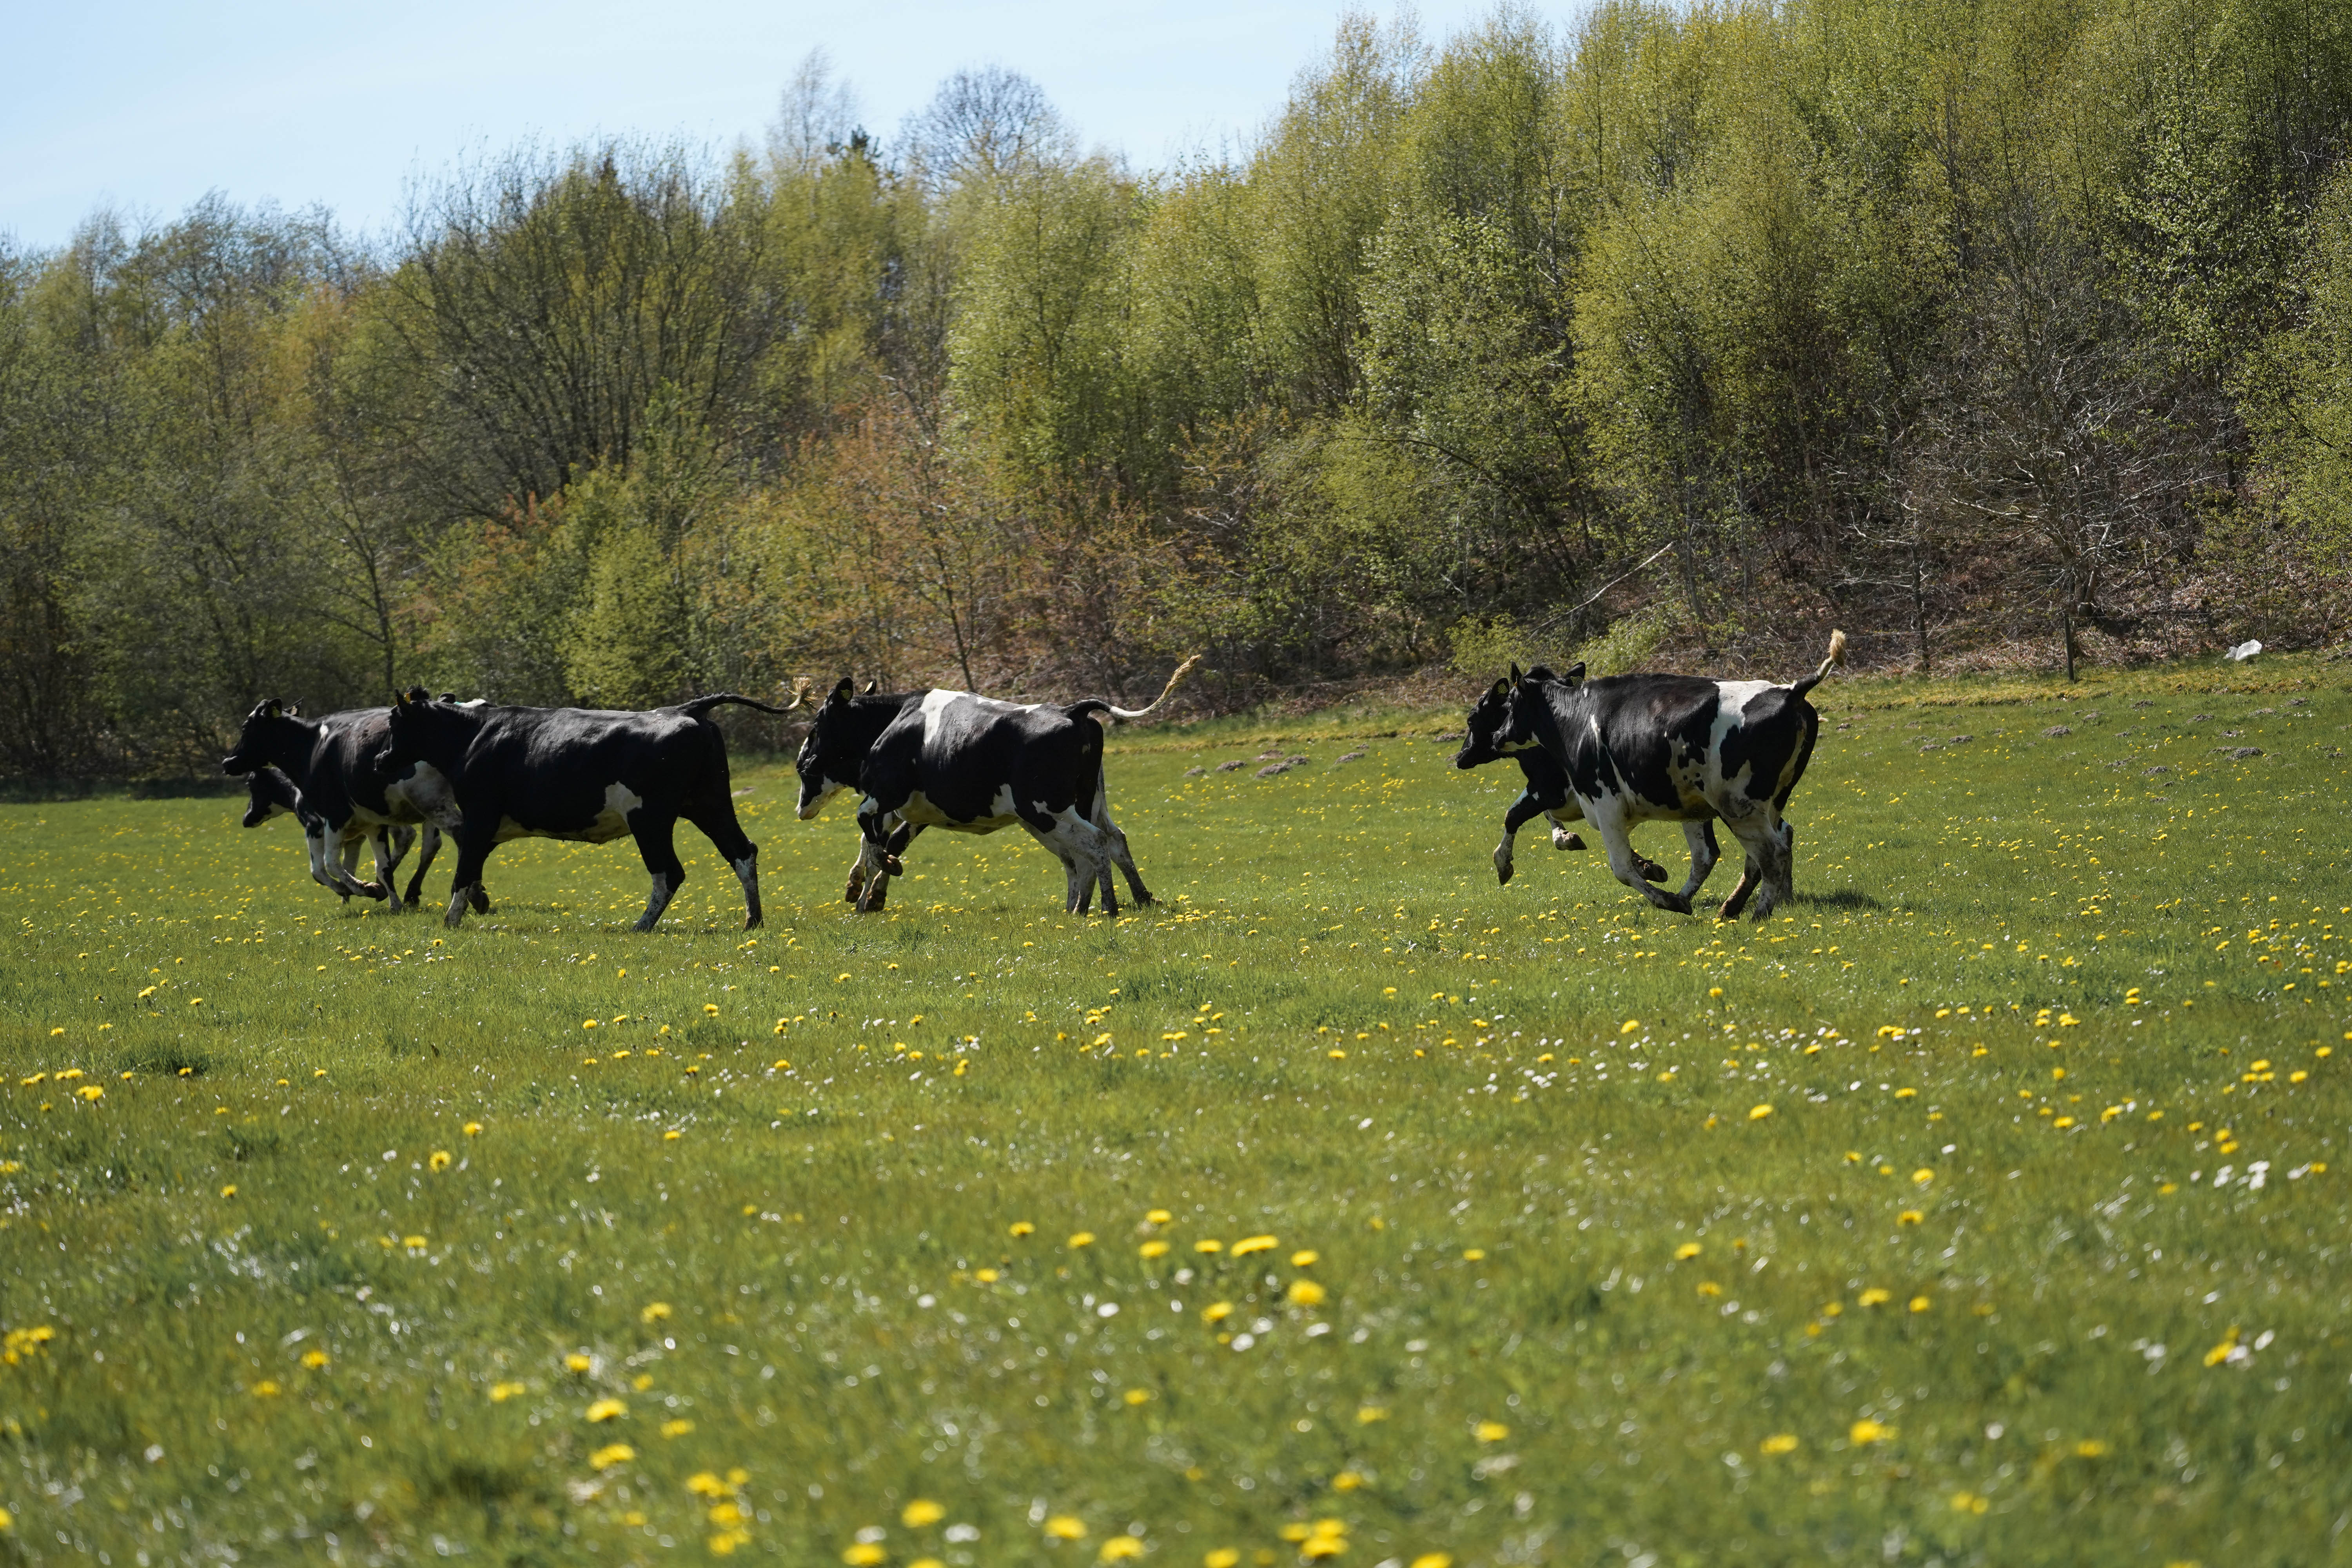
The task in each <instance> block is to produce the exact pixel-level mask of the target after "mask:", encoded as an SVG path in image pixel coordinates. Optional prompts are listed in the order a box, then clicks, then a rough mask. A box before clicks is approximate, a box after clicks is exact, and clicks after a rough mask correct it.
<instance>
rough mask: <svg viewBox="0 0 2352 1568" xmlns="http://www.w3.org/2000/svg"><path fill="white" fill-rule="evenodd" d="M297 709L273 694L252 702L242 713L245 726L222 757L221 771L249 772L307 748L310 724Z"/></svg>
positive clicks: (231, 772) (232, 772)
mask: <svg viewBox="0 0 2352 1568" xmlns="http://www.w3.org/2000/svg"><path fill="white" fill-rule="evenodd" d="M300 712H301V710H300V709H299V708H295V707H292V706H290V705H289V704H288V703H284V702H280V701H279V700H278V699H277V698H275V697H272V698H269V699H268V700H266V701H261V702H257V703H255V704H254V705H253V711H252V712H250V713H247V715H246V716H245V724H244V726H243V727H242V728H241V729H239V730H238V731H237V734H236V750H234V751H232V752H229V754H228V755H227V756H226V757H223V758H222V759H221V772H223V773H229V774H239V773H251V772H253V770H254V769H256V768H260V767H267V766H268V765H269V764H270V763H273V762H277V761H278V760H280V758H281V757H287V756H289V755H290V754H291V753H292V752H295V751H297V750H306V749H308V745H309V741H310V726H308V725H306V724H304V723H303V722H302V721H301V720H300V719H299V717H298V715H299V713H300Z"/></svg>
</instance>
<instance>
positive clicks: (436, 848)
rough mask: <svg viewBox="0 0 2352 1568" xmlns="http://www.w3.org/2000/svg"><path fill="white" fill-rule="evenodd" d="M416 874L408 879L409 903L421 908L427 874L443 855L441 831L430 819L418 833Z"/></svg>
mask: <svg viewBox="0 0 2352 1568" xmlns="http://www.w3.org/2000/svg"><path fill="white" fill-rule="evenodd" d="M417 840H418V848H417V856H416V873H415V875H414V876H412V877H410V878H409V879H408V901H409V902H410V903H412V904H415V905H417V906H419V907H420V908H421V907H422V906H423V904H424V902H425V900H424V898H423V897H422V895H423V893H424V891H425V872H427V871H430V870H431V869H433V858H434V857H435V856H436V855H438V854H440V853H441V829H440V828H438V827H436V826H434V824H433V823H432V822H431V821H430V820H429V819H428V820H427V821H426V822H425V826H423V827H422V828H420V829H419V830H418V832H417Z"/></svg>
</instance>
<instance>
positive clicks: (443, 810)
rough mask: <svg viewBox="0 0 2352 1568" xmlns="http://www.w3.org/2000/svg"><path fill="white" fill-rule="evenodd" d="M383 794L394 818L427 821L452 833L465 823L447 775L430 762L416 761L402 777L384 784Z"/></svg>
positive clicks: (395, 819)
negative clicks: (392, 809) (391, 808)
mask: <svg viewBox="0 0 2352 1568" xmlns="http://www.w3.org/2000/svg"><path fill="white" fill-rule="evenodd" d="M383 798H384V804H385V805H390V806H392V807H393V808H394V816H393V817H392V820H393V821H394V822H429V823H431V824H433V825H434V826H436V827H438V828H439V829H440V830H441V831H442V832H444V833H455V832H457V829H458V828H459V827H460V826H464V823H465V816H464V814H463V813H461V812H459V811H458V809H457V791H456V790H455V789H454V788H452V787H451V785H450V784H449V779H448V776H447V775H446V774H445V773H442V772H441V770H440V769H438V768H436V767H435V766H434V765H433V764H432V763H417V764H416V765H415V767H413V768H411V769H409V770H408V775H407V776H406V777H405V778H400V779H394V781H393V782H392V783H390V784H386V785H384V787H383Z"/></svg>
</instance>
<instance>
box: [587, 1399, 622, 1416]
mask: <svg viewBox="0 0 2352 1568" xmlns="http://www.w3.org/2000/svg"><path fill="white" fill-rule="evenodd" d="M628 1413H629V1407H628V1406H627V1405H624V1404H622V1403H621V1402H620V1401H619V1400H617V1399H600V1400H598V1401H596V1403H595V1404H593V1405H590V1406H589V1407H588V1419H589V1420H591V1421H613V1420H617V1419H619V1418H620V1417H621V1416H624V1415H627V1414H628Z"/></svg>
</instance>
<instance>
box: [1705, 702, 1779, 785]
mask: <svg viewBox="0 0 2352 1568" xmlns="http://www.w3.org/2000/svg"><path fill="white" fill-rule="evenodd" d="M1773 689H1774V686H1773V684H1772V682H1770V681H1769V680H1718V681H1717V682H1716V683H1715V725H1714V727H1713V728H1712V729H1711V730H1710V731H1708V732H1707V737H1706V756H1705V757H1704V758H1703V759H1701V760H1700V761H1701V770H1702V771H1701V776H1700V777H1699V779H1698V780H1697V781H1696V782H1697V783H1698V785H1699V789H1700V791H1701V793H1703V794H1705V795H1706V796H1707V797H1708V798H1709V799H1710V800H1712V799H1714V798H1715V797H1716V795H1717V793H1718V792H1719V791H1721V790H1726V789H1746V788H1747V787H1748V782H1749V781H1748V768H1747V767H1742V768H1741V769H1740V770H1739V776H1738V777H1737V778H1726V777H1725V776H1724V774H1723V742H1724V739H1725V737H1726V736H1727V735H1729V734H1730V733H1731V732H1732V731H1734V730H1737V729H1738V728H1739V725H1740V721H1741V716H1742V715H1743V714H1745V713H1746V712H1747V710H1748V704H1749V703H1750V702H1753V701H1755V700H1756V699H1757V698H1759V697H1760V696H1762V695H1763V694H1764V693H1765V692H1767V691H1770V690H1773ZM1769 782H1770V784H1772V786H1773V788H1778V787H1779V785H1780V780H1778V779H1773V780H1771V781H1769ZM1758 793H1759V794H1764V795H1769V794H1771V793H1772V790H1771V789H1766V790H1762V791H1759V792H1758Z"/></svg>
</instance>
